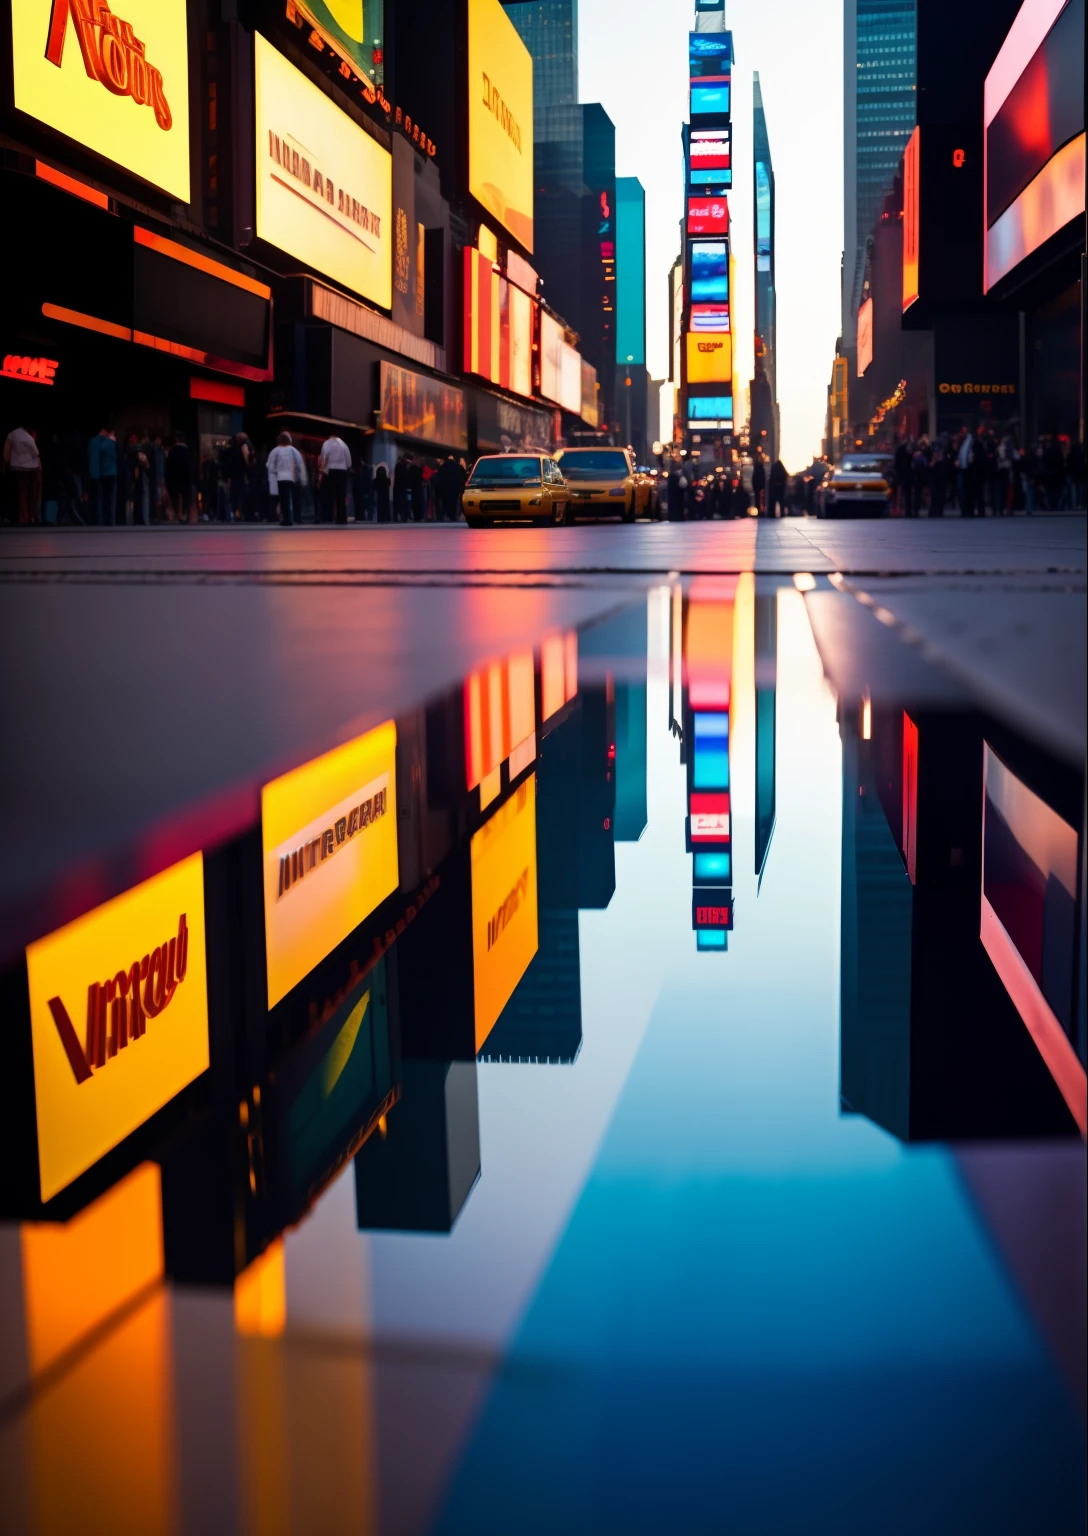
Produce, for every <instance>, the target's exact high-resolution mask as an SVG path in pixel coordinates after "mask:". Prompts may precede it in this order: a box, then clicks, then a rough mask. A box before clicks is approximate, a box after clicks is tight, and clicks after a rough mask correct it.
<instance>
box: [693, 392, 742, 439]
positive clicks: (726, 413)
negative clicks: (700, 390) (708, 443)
mask: <svg viewBox="0 0 1088 1536" xmlns="http://www.w3.org/2000/svg"><path fill="white" fill-rule="evenodd" d="M732 425H733V397H732V395H690V396H689V397H688V427H689V429H690V430H691V431H693V432H698V431H699V430H700V428H702V429H703V430H704V431H706V432H712V431H725V430H726V429H727V428H729V427H732Z"/></svg>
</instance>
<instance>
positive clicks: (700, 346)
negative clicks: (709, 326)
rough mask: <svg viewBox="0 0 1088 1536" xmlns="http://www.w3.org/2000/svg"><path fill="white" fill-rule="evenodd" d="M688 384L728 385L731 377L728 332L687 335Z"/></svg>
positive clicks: (730, 346)
mask: <svg viewBox="0 0 1088 1536" xmlns="http://www.w3.org/2000/svg"><path fill="white" fill-rule="evenodd" d="M687 364H688V374H687V378H688V383H689V384H728V383H730V381H731V380H732V377H733V338H732V337H731V336H730V335H729V333H728V332H725V333H724V334H722V333H720V332H719V333H715V332H714V331H694V332H689V334H688V347H687Z"/></svg>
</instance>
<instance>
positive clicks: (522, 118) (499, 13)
mask: <svg viewBox="0 0 1088 1536" xmlns="http://www.w3.org/2000/svg"><path fill="white" fill-rule="evenodd" d="M468 189H469V191H470V192H471V194H472V196H473V197H474V198H475V199H476V200H477V202H479V203H482V204H483V206H484V207H485V208H486V209H487V210H488V212H489V213H491V214H492V216H493V217H494V218H496V219H497V220H498V221H499V223H500V224H501V225H502V226H503V228H504V229H506V230H509V232H510V234H512V235H513V237H514V239H515V240H517V241H518V242H519V243H520V244H521V245H523V246H524V247H525V249H526V250H527V251H530V252H531V251H532V249H533V58H532V54H530V52H529V50H528V49H527V48H526V46H525V44H524V43H523V42H522V40H521V38H520V37H519V36H518V34H517V30H516V28H515V27H514V24H513V22H512V21H511V20H510V18H509V16H507V14H506V12H505V11H504V10H503V8H502V6H501V5H500V4H499V0H468Z"/></svg>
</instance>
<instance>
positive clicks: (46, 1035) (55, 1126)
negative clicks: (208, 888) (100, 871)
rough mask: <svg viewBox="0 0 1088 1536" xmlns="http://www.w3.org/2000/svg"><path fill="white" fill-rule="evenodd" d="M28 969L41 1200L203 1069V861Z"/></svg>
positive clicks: (136, 893)
mask: <svg viewBox="0 0 1088 1536" xmlns="http://www.w3.org/2000/svg"><path fill="white" fill-rule="evenodd" d="M26 965H27V981H28V986H29V992H30V1027H31V1036H32V1041H33V1052H34V1100H35V1105H36V1108H37V1114H38V1172H39V1178H40V1183H41V1196H42V1199H43V1200H49V1199H51V1198H52V1196H53V1195H55V1194H56V1193H57V1192H58V1191H59V1190H62V1189H64V1188H65V1187H66V1186H67V1185H69V1184H70V1183H71V1182H72V1180H73V1179H75V1178H78V1177H79V1175H80V1174H81V1173H84V1172H85V1171H86V1170H87V1169H88V1168H90V1167H91V1166H92V1165H93V1164H94V1163H96V1162H97V1161H98V1160H99V1158H101V1157H104V1156H105V1154H106V1153H107V1152H109V1151H110V1150H111V1149H112V1148H113V1147H115V1146H116V1145H117V1144H118V1142H120V1141H122V1140H123V1139H124V1138H125V1137H126V1136H128V1135H130V1134H131V1132H132V1131H134V1130H136V1128H137V1127H138V1126H140V1125H142V1124H143V1123H144V1121H145V1120H147V1119H148V1118H149V1117H150V1116H151V1115H153V1114H154V1113H155V1111H156V1110H158V1109H161V1108H162V1107H163V1105H164V1104H167V1103H169V1101H170V1100H171V1099H172V1098H174V1096H175V1095H176V1094H178V1093H180V1092H181V1090H182V1089H183V1088H184V1087H185V1086H186V1084H187V1083H191V1082H192V1081H193V1079H194V1078H195V1077H199V1075H200V1073H201V1072H203V1071H205V1070H206V1069H207V1066H208V993H207V983H206V978H205V967H204V857H203V855H202V854H199V853H196V854H193V856H192V857H191V858H188V859H184V860H183V861H182V862H181V863H180V864H175V865H174V866H173V868H172V869H167V870H164V871H163V873H162V874H161V875H155V876H154V877H153V878H152V879H151V880H145V881H144V882H143V884H142V885H137V886H135V887H134V888H133V889H132V890H131V891H126V892H125V894H124V895H123V896H117V897H115V898H114V900H113V901H107V902H106V903H105V904H104V905H103V906H101V907H96V908H95V909H94V911H93V912H88V913H87V914H86V916H84V917H80V918H77V919H76V921H75V922H74V923H69V924H68V925H67V927H65V928H60V929H58V930H57V932H56V933H51V934H50V935H49V937H48V938H44V939H39V940H38V941H37V943H35V944H31V945H29V946H28V948H27V952H26Z"/></svg>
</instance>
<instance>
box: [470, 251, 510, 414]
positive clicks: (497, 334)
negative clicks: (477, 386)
mask: <svg viewBox="0 0 1088 1536" xmlns="http://www.w3.org/2000/svg"><path fill="white" fill-rule="evenodd" d="M464 261H465V325H464V343H465V372H466V373H478V374H479V375H480V376H481V378H485V379H490V380H491V381H492V383H495V384H497V383H498V381H499V373H500V369H501V367H502V360H501V358H502V311H501V294H500V290H499V274H498V273H497V272H496V271H495V263H494V262H493V261H492V259H491V257H490V256H485V255H484V254H483V252H482V251H478V250H476V249H475V247H474V246H471V245H466V246H465V251H464Z"/></svg>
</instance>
